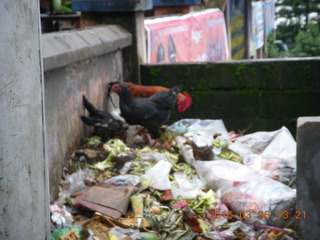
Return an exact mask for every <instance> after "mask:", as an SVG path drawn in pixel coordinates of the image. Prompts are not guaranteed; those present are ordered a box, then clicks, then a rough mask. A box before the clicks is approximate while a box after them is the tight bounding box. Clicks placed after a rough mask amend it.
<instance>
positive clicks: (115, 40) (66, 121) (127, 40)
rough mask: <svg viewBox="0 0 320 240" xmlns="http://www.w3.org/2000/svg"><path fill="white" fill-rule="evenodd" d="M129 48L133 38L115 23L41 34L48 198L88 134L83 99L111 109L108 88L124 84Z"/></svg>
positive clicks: (52, 193)
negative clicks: (115, 83)
mask: <svg viewBox="0 0 320 240" xmlns="http://www.w3.org/2000/svg"><path fill="white" fill-rule="evenodd" d="M130 44H131V34H129V33H128V32H127V31H125V30H123V29H122V28H121V27H119V26H116V25H108V26H99V27H94V28H88V29H83V30H79V31H70V32H56V33H49V34H44V35H43V36H42V45H43V65H44V79H45V110H46V126H47V142H48V158H49V177H50V193H51V200H54V199H55V198H56V197H57V194H58V187H59V181H60V178H61V175H62V171H63V167H64V166H65V164H66V163H67V161H68V159H69V157H70V154H71V153H72V151H73V150H74V149H75V148H76V147H77V146H79V144H80V140H81V136H83V135H84V134H86V135H89V133H90V132H89V131H90V129H89V128H88V127H85V126H84V125H83V123H82V122H81V120H80V118H79V117H80V116H81V115H82V114H84V113H85V112H84V108H83V105H82V95H83V94H84V95H85V96H86V97H87V98H88V99H89V101H91V102H92V103H93V104H94V105H95V106H96V107H98V108H100V109H104V110H108V109H109V107H110V106H109V104H108V101H107V98H106V90H107V84H108V83H109V82H110V81H116V80H117V81H122V79H123V71H124V69H123V57H122V49H123V48H125V47H127V46H129V45H130Z"/></svg>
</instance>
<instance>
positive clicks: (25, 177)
mask: <svg viewBox="0 0 320 240" xmlns="http://www.w3.org/2000/svg"><path fill="white" fill-rule="evenodd" d="M39 15H40V14H39V1H29V0H21V1H11V0H3V1H0V22H1V23H2V24H1V34H0V43H1V48H0V62H1V64H0V112H1V117H0V239H5V240H7V239H10V240H21V239H50V224H49V223H50V222H49V221H50V219H49V192H48V178H47V176H48V166H47V157H46V144H45V118H44V115H45V114H44V82H43V75H42V61H41V52H40V49H41V48H40V34H41V33H40V26H39V20H40V17H39Z"/></svg>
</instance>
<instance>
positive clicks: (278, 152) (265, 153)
mask: <svg viewBox="0 0 320 240" xmlns="http://www.w3.org/2000/svg"><path fill="white" fill-rule="evenodd" d="M229 149H230V150H232V151H234V152H236V153H238V154H239V155H241V157H242V158H243V159H244V161H245V159H246V158H247V157H251V158H252V156H254V155H257V156H262V157H268V158H270V157H275V158H282V159H284V163H285V164H286V165H287V166H289V167H291V168H296V142H295V140H294V138H293V136H292V135H291V133H290V131H289V130H288V129H287V128H286V127H282V128H281V129H279V130H277V131H272V132H256V133H252V134H248V135H245V136H242V137H238V138H237V139H236V141H235V142H234V143H232V144H230V145H229Z"/></svg>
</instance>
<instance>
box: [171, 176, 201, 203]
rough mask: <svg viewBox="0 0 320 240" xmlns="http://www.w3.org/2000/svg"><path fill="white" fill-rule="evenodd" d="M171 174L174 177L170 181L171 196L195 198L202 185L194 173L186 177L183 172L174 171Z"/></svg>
mask: <svg viewBox="0 0 320 240" xmlns="http://www.w3.org/2000/svg"><path fill="white" fill-rule="evenodd" d="M173 176H174V177H175V180H174V181H173V182H171V183H172V184H171V185H172V196H173V198H178V197H181V198H191V199H192V198H196V197H197V195H198V194H199V192H200V191H201V189H202V187H203V184H202V182H201V181H200V179H199V178H198V176H196V175H193V176H192V178H191V179H188V177H187V175H185V174H184V173H182V172H175V173H174V174H173Z"/></svg>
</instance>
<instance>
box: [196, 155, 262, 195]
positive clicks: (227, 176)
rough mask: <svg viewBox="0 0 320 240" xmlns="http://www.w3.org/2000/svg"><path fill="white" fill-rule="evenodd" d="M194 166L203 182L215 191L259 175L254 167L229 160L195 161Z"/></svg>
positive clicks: (223, 189)
mask: <svg viewBox="0 0 320 240" xmlns="http://www.w3.org/2000/svg"><path fill="white" fill-rule="evenodd" d="M194 167H195V169H196V171H197V173H198V176H199V177H200V179H201V180H202V181H203V183H204V184H206V185H207V186H208V187H210V188H212V189H213V190H214V191H217V190H218V189H221V190H222V192H224V191H226V190H228V189H229V188H232V187H233V186H235V185H237V184H239V183H241V182H247V181H250V180H252V179H255V178H256V176H257V175H258V174H257V173H256V171H254V170H253V169H251V168H249V167H247V166H244V165H242V164H239V163H236V162H233V161H229V160H213V161H195V163H194Z"/></svg>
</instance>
